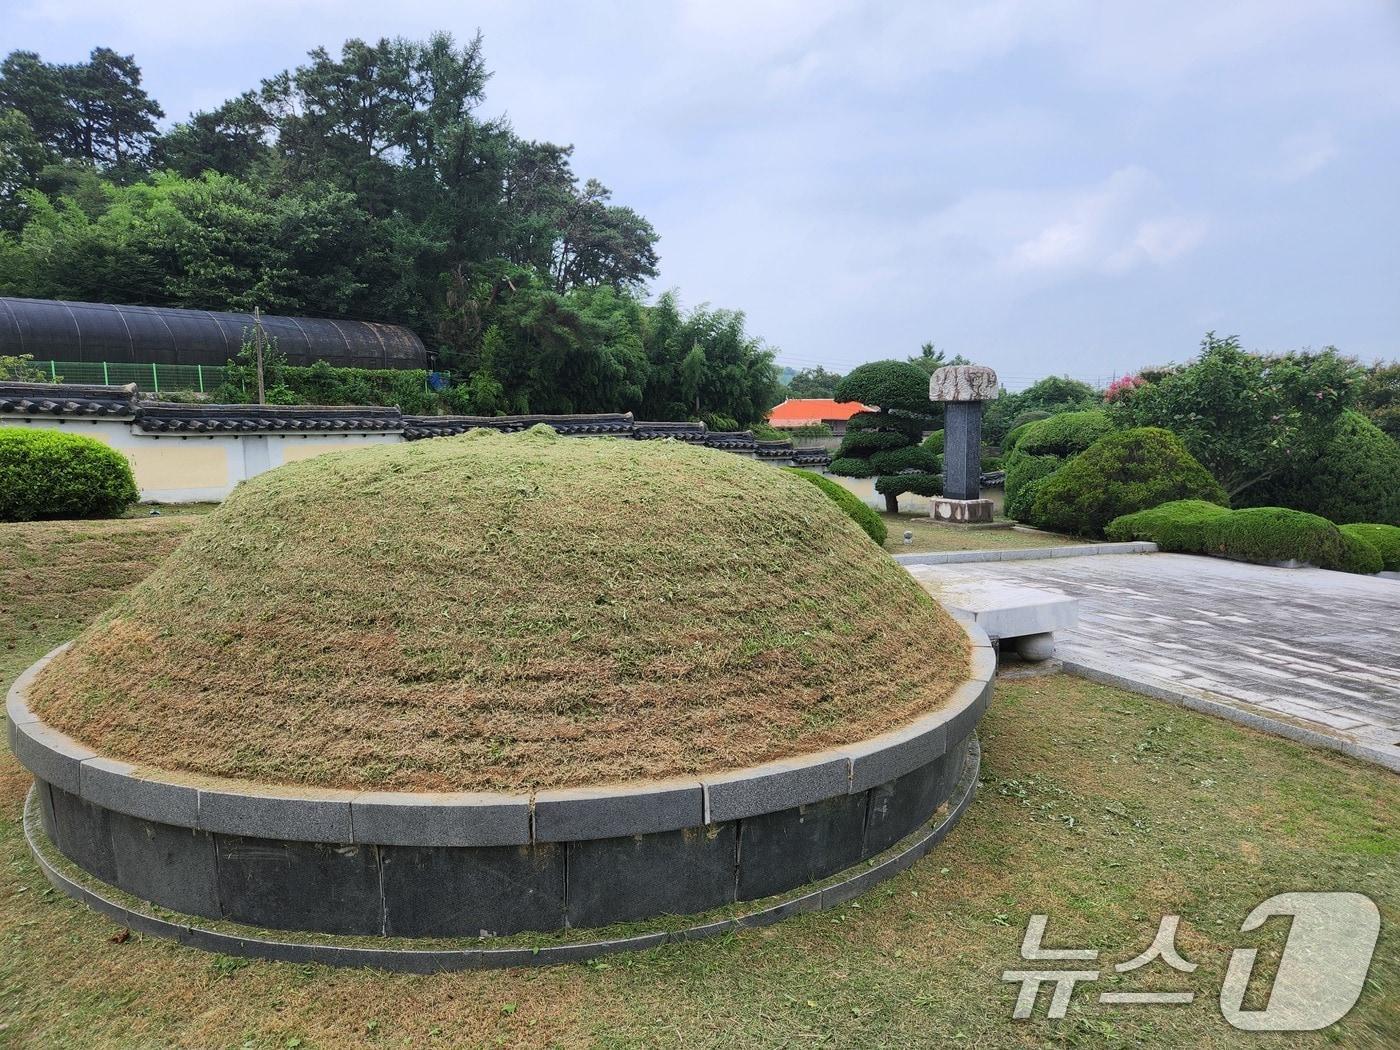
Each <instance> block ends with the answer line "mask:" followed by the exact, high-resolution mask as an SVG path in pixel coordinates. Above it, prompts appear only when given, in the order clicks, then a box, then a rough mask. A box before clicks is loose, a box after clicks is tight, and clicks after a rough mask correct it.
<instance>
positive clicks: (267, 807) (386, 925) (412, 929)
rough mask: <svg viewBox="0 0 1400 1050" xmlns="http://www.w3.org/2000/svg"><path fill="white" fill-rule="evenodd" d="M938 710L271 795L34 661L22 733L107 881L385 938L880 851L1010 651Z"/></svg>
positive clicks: (782, 879) (74, 849)
mask: <svg viewBox="0 0 1400 1050" xmlns="http://www.w3.org/2000/svg"><path fill="white" fill-rule="evenodd" d="M964 629H965V630H967V631H968V633H969V636H970V640H971V643H972V647H973V648H972V653H973V659H972V671H971V675H970V678H969V680H968V681H967V682H966V683H965V684H964V685H962V686H961V687H959V689H958V690H957V691H956V692H955V693H954V695H953V697H952V698H951V700H950V702H949V703H948V704H947V705H945V707H944V708H942V709H940V710H939V711H936V712H933V713H931V714H929V715H926V716H924V717H923V718H920V719H917V720H915V721H914V722H911V723H909V724H908V725H906V726H904V727H902V728H900V729H898V730H895V731H893V732H890V733H886V734H884V735H882V736H879V737H875V738H873V739H870V740H866V741H861V742H859V743H856V744H852V745H849V746H846V747H841V748H834V749H831V750H828V751H824V752H819V753H816V754H812V755H805V756H800V757H798V758H793V759H785V760H781V761H776V762H769V763H764V764H762V765H759V766H753V767H749V768H745V769H738V770H732V771H728V772H723V773H717V774H713V775H708V776H701V777H695V778H687V779H677V780H671V781H664V782H654V783H645V784H642V783H638V784H626V785H621V786H616V787H597V788H585V789H569V790H552V791H540V792H535V793H533V794H530V795H525V794H520V795H508V794H502V795H489V794H467V793H464V794H451V793H412V792H376V791H335V790H315V789H303V788H273V787H267V786H263V785H255V784H247V783H242V782H232V781H214V780H204V779H197V778H180V777H176V776H170V775H164V774H155V773H148V772H146V771H142V770H138V769H137V768H136V767H134V766H132V765H130V764H128V763H122V762H116V761H113V760H110V759H107V758H104V757H102V756H100V755H97V754H95V753H94V752H93V751H91V750H90V749H88V748H85V747H83V746H82V745H81V744H78V743H77V742H76V741H73V740H71V739H70V738H68V737H66V736H63V735H62V734H60V733H58V732H56V731H55V730H53V729H51V728H50V727H48V726H46V725H44V724H43V722H41V721H40V720H39V719H38V718H37V717H36V716H35V715H34V714H33V713H32V712H31V711H30V710H29V708H28V705H27V703H26V701H25V694H26V690H27V687H28V685H29V683H30V682H31V681H32V680H33V678H34V676H35V675H36V674H37V673H38V671H39V670H40V668H41V667H42V666H43V664H44V663H45V662H46V661H47V660H49V659H51V658H52V657H53V656H54V655H55V654H56V653H57V652H58V651H60V650H55V652H54V653H51V654H49V656H47V657H45V658H44V660H42V661H40V662H39V663H38V664H36V665H34V667H32V668H30V669H29V670H28V671H27V672H26V673H25V674H24V675H22V676H21V677H20V678H19V679H18V680H17V681H16V682H15V684H14V686H13V687H12V688H11V690H10V694H9V697H8V700H7V705H6V710H7V714H8V716H9V718H8V722H9V733H10V745H11V748H12V749H13V750H14V752H15V754H16V756H17V757H18V758H19V759H20V761H21V762H22V763H23V764H24V765H25V766H26V767H27V768H28V769H29V770H30V772H32V773H33V774H34V776H35V779H36V789H37V793H38V799H39V803H40V807H39V808H40V815H41V820H42V825H43V829H44V833H45V834H46V835H47V836H48V838H49V840H50V841H51V842H52V843H53V845H54V846H55V847H56V848H57V850H58V851H59V852H60V853H62V854H63V855H64V856H65V857H67V858H68V859H69V860H71V861H72V862H73V863H74V864H76V865H78V866H79V867H80V868H82V869H83V870H85V871H87V872H89V873H90V874H91V875H93V876H95V877H96V878H97V879H99V880H101V881H102V882H104V883H108V884H110V885H113V886H116V887H119V888H120V889H122V890H124V891H126V892H128V893H130V894H132V895H134V896H136V897H138V898H140V899H142V900H145V901H149V902H151V903H153V904H155V905H158V906H160V907H164V908H169V909H172V910H174V911H178V912H181V913H184V914H187V915H192V916H202V917H205V918H211V919H228V920H232V921H236V922H240V923H245V924H248V925H252V926H258V927H265V928H271V929H283V930H311V931H317V932H322V933H339V934H360V935H364V934H369V935H386V936H408V937H418V936H434V937H452V936H478V935H507V934H512V933H517V932H521V931H526V930H557V929H562V928H565V927H595V926H603V925H608V924H611V923H615V922H627V921H633V920H638V919H646V918H650V917H653V916H658V915H663V914H689V913H695V912H701V911H706V910H708V909H711V908H714V907H718V906H721V905H724V904H729V903H733V902H736V901H746V900H757V899H759V898H764V897H769V896H772V895H774V894H779V893H783V892H785V891H787V890H790V889H793V888H795V887H799V886H803V885H805V884H807V883H810V882H813V881H816V880H819V879H823V878H825V877H827V876H831V875H834V874H836V873H838V872H841V871H843V870H845V869H847V868H850V867H852V866H853V865H856V864H858V863H860V862H861V861H862V860H864V859H866V858H869V857H873V856H875V855H876V854H879V853H881V852H883V851H884V850H886V849H888V848H889V847H890V846H892V845H894V844H895V843H897V842H899V841H900V840H901V839H903V838H904V837H906V836H907V835H909V834H911V833H912V832H913V831H915V830H916V829H917V828H919V827H920V826H921V825H923V824H926V823H927V822H928V821H929V820H930V818H931V817H932V816H933V815H934V814H935V812H936V811H937V810H938V809H939V808H940V807H941V806H943V805H944V804H945V803H947V802H948V801H949V799H950V798H951V796H952V794H953V792H954V788H955V786H956V785H957V784H958V781H959V778H960V777H961V776H962V775H963V772H964V765H965V763H966V761H967V755H968V754H969V752H970V751H971V750H972V749H974V748H975V746H976V745H975V735H974V731H975V728H976V725H977V722H978V720H979V719H980V718H981V716H982V713H983V711H984V710H985V708H986V704H987V702H988V699H989V696H990V693H991V680H992V677H993V674H994V671H995V666H996V664H995V656H994V653H993V651H992V649H991V646H990V643H989V642H988V640H987V638H986V636H985V634H983V633H982V632H981V631H980V630H979V629H978V628H976V627H975V626H971V625H964Z"/></svg>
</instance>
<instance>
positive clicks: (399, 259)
mask: <svg viewBox="0 0 1400 1050" xmlns="http://www.w3.org/2000/svg"><path fill="white" fill-rule="evenodd" d="M488 77H489V73H488V71H487V70H486V67H485V63H484V60H483V57H482V51H481V41H480V39H479V38H478V39H474V40H472V41H470V42H469V43H467V44H465V45H462V46H459V45H458V44H456V43H454V41H453V40H452V38H451V37H450V36H447V35H446V34H438V35H435V36H433V37H432V38H430V39H429V40H427V41H423V42H413V41H407V40H380V41H379V42H378V43H366V42H364V41H361V40H351V41H348V42H347V43H346V44H345V45H344V47H343V48H342V49H341V51H340V54H339V55H338V56H337V55H333V54H331V53H330V52H328V51H326V50H325V49H322V48H318V49H316V50H314V51H312V52H311V53H310V55H309V56H308V59H307V62H306V63H305V64H304V65H301V66H299V67H297V68H296V69H294V70H289V71H287V72H284V73H280V74H278V75H276V76H273V77H270V78H268V79H267V80H264V81H263V82H262V84H261V85H260V86H259V87H258V88H257V89H256V90H253V91H248V92H245V93H244V94H242V95H240V96H238V97H237V98H234V99H232V100H230V101H228V102H226V103H224V104H223V105H221V106H219V107H217V108H215V109H214V110H212V111H209V112H205V113H197V114H194V115H193V116H192V117H190V118H189V119H188V120H186V121H183V122H181V123H178V124H176V125H175V126H174V127H173V128H171V129H170V130H169V131H168V132H166V133H164V134H160V135H157V134H156V133H155V125H154V123H153V121H152V118H153V117H159V116H160V115H161V114H160V111H159V108H158V107H156V106H155V103H154V102H152V101H151V100H150V99H148V98H147V97H146V95H145V93H144V92H143V91H142V89H141V86H140V82H141V76H140V70H139V68H137V66H136V64H135V62H134V60H133V59H132V58H131V57H130V56H119V55H116V54H115V53H113V52H110V51H108V50H106V49H98V50H97V51H94V52H93V56H92V59H91V61H90V62H88V63H85V64H80V65H79V66H62V65H54V64H51V63H47V62H44V61H43V60H42V59H40V57H39V56H38V55H35V54H32V53H29V52H15V53H13V54H11V55H10V56H9V57H8V58H7V59H5V61H4V62H3V64H0V294H9V295H20V296H31V297H38V298H59V299H76V300H91V301H97V302H119V303H135V304H152V305H165V306H177V307H191V308H197V309H214V310H218V309H235V310H250V309H252V308H253V307H254V306H257V307H261V308H262V309H263V310H265V311H268V312H281V313H290V314H306V315H313V316H324V317H335V318H342V317H343V318H357V319H365V320H375V321H388V322H396V323H399V324H404V325H407V326H409V327H411V328H413V329H414V330H415V331H417V332H418V333H419V334H420V335H421V336H423V338H424V340H425V342H427V343H428V345H429V346H431V347H435V348H437V350H438V351H439V353H440V367H441V368H443V369H446V370H449V371H451V372H453V374H454V376H455V378H456V379H457V380H459V381H460V383H461V386H462V392H461V393H460V394H458V402H459V405H458V407H459V408H460V409H462V410H470V411H474V412H480V413H493V412H505V411H517V412H570V411H573V412H588V411H624V410H630V411H633V412H635V413H637V414H638V415H640V416H646V417H650V418H654V419H686V418H696V419H702V418H706V417H710V416H717V417H723V418H726V419H732V420H734V421H736V423H739V424H748V423H752V422H755V421H757V420H759V419H761V418H763V414H764V413H765V412H766V411H767V410H768V409H769V408H770V407H771V406H772V405H773V404H774V403H775V401H776V400H777V397H776V370H775V368H774V366H773V359H772V354H771V353H770V352H768V351H767V350H766V349H764V347H763V345H762V343H761V342H760V341H759V340H757V339H754V338H752V337H750V336H749V335H747V334H746V333H745V331H744V319H743V315H742V314H740V313H737V312H734V311H729V310H712V309H709V308H701V309H697V310H694V311H691V312H688V313H687V312H683V311H682V310H681V309H680V308H679V305H678V303H677V301H676V299H675V297H674V296H671V295H668V296H663V297H662V298H661V300H660V301H659V302H657V303H656V304H655V305H654V306H648V305H645V304H644V303H643V302H642V301H641V300H640V298H639V294H640V292H641V289H642V288H643V286H644V284H645V282H646V281H647V280H648V279H649V278H651V277H654V276H655V275H656V272H657V269H656V264H657V255H656V250H655V245H656V240H657V235H656V233H655V231H654V230H653V229H652V227H651V225H650V224H649V223H648V222H647V221H646V220H645V219H644V218H643V217H642V216H640V215H638V214H637V213H636V212H635V211H633V210H632V209H630V208H628V207H625V206H623V205H618V204H614V203H612V201H611V199H610V194H609V191H608V190H607V188H606V187H604V186H602V185H601V184H600V183H598V182H596V181H594V180H591V179H589V180H580V178H579V177H578V176H577V175H576V174H575V173H574V172H573V170H572V168H571V166H570V158H571V152H572V148H571V147H562V146H557V145H553V144H550V143H542V142H532V141H529V140H526V139H524V138H521V137H520V136H519V135H517V134H516V133H515V132H514V130H513V129H512V128H511V127H510V125H509V124H508V123H507V122H506V121H504V120H501V119H487V118H485V117H483V116H482V115H481V114H480V112H479V110H480V108H481V106H482V104H483V102H484V98H485V86H486V82H487V79H488ZM323 385H324V384H323Z"/></svg>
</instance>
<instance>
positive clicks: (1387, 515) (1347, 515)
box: [1240, 412, 1400, 525]
mask: <svg viewBox="0 0 1400 1050" xmlns="http://www.w3.org/2000/svg"><path fill="white" fill-rule="evenodd" d="M1240 500H1241V501H1242V502H1245V503H1246V504H1248V505H1250V506H1256V507H1258V506H1280V507H1292V508H1293V509H1295V510H1305V511H1308V512H1309V513H1312V514H1320V515H1322V516H1323V517H1324V518H1328V519H1330V520H1332V521H1335V522H1336V523H1337V524H1338V525H1345V524H1350V523H1354V522H1382V523H1384V524H1387V525H1400V444H1397V443H1396V441H1395V439H1394V438H1392V437H1390V435H1388V434H1386V433H1385V431H1383V430H1381V429H1380V428H1379V427H1377V426H1376V425H1375V424H1374V423H1372V422H1371V421H1370V420H1369V419H1367V418H1366V417H1365V416H1363V415H1361V413H1359V412H1345V413H1343V415H1342V418H1341V421H1340V422H1339V423H1338V424H1337V431H1336V433H1335V435H1334V436H1333V437H1332V440H1331V441H1330V442H1328V444H1327V446H1326V448H1325V450H1324V451H1323V453H1322V455H1321V456H1319V457H1318V458H1317V459H1315V460H1310V461H1309V462H1307V463H1299V464H1298V465H1297V466H1296V467H1294V468H1293V469H1291V470H1287V471H1284V472H1283V473H1280V474H1276V475H1275V476H1274V477H1271V478H1269V479H1267V480H1266V481H1262V482H1260V483H1259V484H1257V485H1251V486H1250V487H1249V488H1247V489H1245V490H1244V492H1242V493H1240Z"/></svg>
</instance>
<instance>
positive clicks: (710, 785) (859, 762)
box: [6, 617, 996, 847]
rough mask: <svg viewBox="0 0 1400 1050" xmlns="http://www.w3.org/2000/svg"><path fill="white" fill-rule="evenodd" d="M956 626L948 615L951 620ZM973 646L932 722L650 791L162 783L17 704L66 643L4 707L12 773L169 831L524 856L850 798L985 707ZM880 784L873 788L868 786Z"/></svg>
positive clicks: (982, 671)
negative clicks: (507, 851)
mask: <svg viewBox="0 0 1400 1050" xmlns="http://www.w3.org/2000/svg"><path fill="white" fill-rule="evenodd" d="M956 619H957V618H956V617H955V620H956ZM957 622H958V624H959V626H960V627H962V629H963V631H964V632H965V634H966V636H967V639H968V642H969V645H970V648H971V654H970V661H969V671H968V678H967V680H966V681H965V682H964V683H963V684H962V685H960V686H959V687H958V688H957V689H956V690H954V692H953V693H952V695H951V697H950V698H949V699H948V701H947V702H946V703H945V704H944V705H943V707H941V708H939V709H938V710H936V711H933V712H930V713H929V714H926V715H923V716H921V717H919V718H916V719H914V720H913V721H912V722H909V723H907V724H905V725H903V726H901V727H899V728H898V729H895V730H892V731H890V732H886V733H883V734H880V735H878V736H875V737H872V738H869V739H867V740H862V741H857V742H855V743H852V744H847V745H842V746H840V747H834V748H830V749H827V750H824V751H818V752H814V753H811V754H807V755H800V756H796V757H793V758H786V759H779V760H776V761H772V762H765V763H761V764H759V765H756V766H749V767H745V768H742V769H737V770H726V771H721V772H717V773H713V774H707V775H704V776H699V777H688V778H676V779H671V780H663V781H654V782H650V783H646V784H636V783H633V784H622V785H617V786H601V787H585V788H570V789H557V790H549V791H541V792H538V793H532V794H529V795H526V794H523V793H522V794H514V795H512V794H488V793H475V792H458V793H450V792H393V791H389V792H386V791H360V790H345V789H317V788H309V787H297V786H283V787H278V786H273V785H260V784H252V783H246V782H239V781H221V780H213V779H208V778H197V777H192V778H190V781H192V782H181V781H179V780H166V779H163V778H162V777H161V776H160V775H158V774H157V773H154V772H152V773H150V774H147V773H145V772H144V771H142V770H140V769H139V768H138V767H137V766H135V765H133V764H131V763H127V762H120V761H116V760H113V759H109V758H106V757H104V756H101V755H99V754H97V753H96V752H94V751H91V750H90V749H88V748H86V747H84V746H82V745H81V744H79V743H77V742H76V741H74V740H71V739H70V738H69V737H66V736H64V735H63V734H61V733H59V732H57V731H56V730H54V729H51V728H50V727H48V726H47V725H45V724H44V723H43V722H42V721H41V720H40V719H39V718H38V717H37V716H36V715H34V713H33V712H32V711H31V710H30V709H29V707H28V705H27V703H26V701H25V694H26V691H27V689H28V687H29V685H30V684H31V683H32V682H33V680H34V678H35V676H36V675H37V674H38V673H39V672H40V671H41V670H42V669H43V668H44V666H45V665H47V664H48V662H49V661H50V660H52V659H53V658H54V657H56V656H57V655H58V654H59V653H61V652H63V650H64V649H66V648H67V647H68V645H69V644H71V643H65V644H64V645H61V646H59V647H57V648H56V649H54V650H53V651H52V652H50V653H48V654H47V655H46V656H44V657H43V658H42V659H40V660H38V661H36V662H35V663H34V664H33V665H32V666H31V667H29V668H28V669H27V670H26V671H25V672H24V673H23V674H22V675H20V676H19V677H18V678H17V679H16V680H15V682H14V684H13V685H12V686H11V687H10V691H9V694H8V696H7V698H6V713H7V715H8V723H9V734H10V745H11V749H12V750H13V751H14V753H15V755H16V757H17V758H18V759H19V760H20V762H21V763H22V764H23V765H24V766H25V767H26V768H27V769H29V770H30V772H32V773H34V774H35V775H36V776H37V777H38V778H39V779H40V780H44V781H47V782H48V783H50V784H53V785H54V786H55V787H58V788H61V789H62V790H64V791H67V792H69V793H70V794H72V795H76V796H78V797H80V798H82V799H83V800H85V801H88V802H91V803H93V804H95V805H98V806H101V807H104V808H107V809H111V810H115V811H117V812H120V813H124V814H126V815H128V816H132V817H137V818H140V819H145V820H151V821H154V822H157V823H161V824H168V825H172V826H175V827H184V828H194V829H196V830H199V831H207V832H211V833H218V834H226V835H243V836H253V837H258V838H266V839H283V840H293V841H301V842H313V843H329V844H363V845H393V846H429V847H433V846H456V845H461V846H522V845H528V844H531V843H537V842H538V843H548V842H572V841H587V840H593V839H606V838H622V837H628V836H632V835H643V834H651V833H655V832H665V831H674V830H680V829H683V828H687V827H699V826H702V825H706V824H714V823H717V822H722V821H728V820H736V819H743V818H745V817H752V816H757V815H760V814H763V813H767V812H774V811H779V810H785V809H792V808H796V807H799V806H805V805H809V804H811V803H814V802H818V801H822V800H825V799H830V798H836V797H839V796H842V795H848V794H854V793H858V792H860V791H863V790H865V789H866V788H868V787H870V786H872V785H873V784H878V783H883V782H885V781H887V780H890V779H893V778H894V777H898V776H901V775H903V774H905V773H908V772H911V771H913V770H914V769H917V768H918V767H919V766H921V765H924V764H926V763H928V762H930V761H933V760H935V759H937V758H938V757H940V756H941V755H942V754H943V753H944V751H945V750H946V747H947V745H948V742H949V741H953V742H957V741H959V740H962V739H963V738H964V737H966V736H968V735H969V734H970V732H971V730H972V728H973V727H974V726H975V725H976V723H977V721H978V720H979V719H980V718H981V716H982V712H983V711H984V710H985V709H986V705H987V702H988V698H989V695H990V693H991V687H992V680H993V679H994V677H995V675H996V654H995V651H994V650H993V648H992V644H991V641H990V639H989V638H988V637H987V635H986V633H985V632H984V631H983V630H982V629H981V628H980V627H978V626H977V625H976V624H974V623H970V622H964V621H961V620H958V621H957ZM871 778H876V779H871Z"/></svg>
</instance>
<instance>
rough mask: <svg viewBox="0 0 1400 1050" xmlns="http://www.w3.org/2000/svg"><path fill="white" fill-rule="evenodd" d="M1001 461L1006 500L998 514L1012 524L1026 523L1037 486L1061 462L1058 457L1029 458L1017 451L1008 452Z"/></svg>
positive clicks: (1030, 456) (1027, 455) (1055, 469)
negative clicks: (1000, 513) (1003, 463)
mask: <svg viewBox="0 0 1400 1050" xmlns="http://www.w3.org/2000/svg"><path fill="white" fill-rule="evenodd" d="M1004 462H1005V470H1006V480H1005V486H1006V500H1005V505H1004V507H1003V508H1002V513H1004V514H1005V515H1006V516H1007V517H1008V518H1012V519H1014V520H1016V521H1023V522H1029V521H1030V516H1031V507H1032V505H1033V504H1034V503H1035V497H1036V494H1037V493H1038V492H1039V491H1040V487H1041V485H1043V484H1044V483H1045V481H1046V479H1047V478H1049V477H1050V475H1051V474H1053V473H1055V471H1057V470H1059V469H1060V467H1062V466H1063V465H1064V462H1065V461H1064V460H1063V459H1061V458H1060V457H1059V456H1032V455H1030V454H1029V453H1025V452H1022V451H1021V450H1020V449H1019V448H1017V449H1012V451H1011V452H1010V453H1009V454H1008V455H1007V456H1006V458H1005V461H1004Z"/></svg>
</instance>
